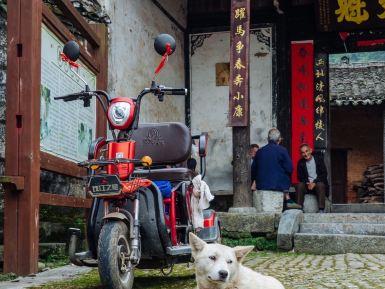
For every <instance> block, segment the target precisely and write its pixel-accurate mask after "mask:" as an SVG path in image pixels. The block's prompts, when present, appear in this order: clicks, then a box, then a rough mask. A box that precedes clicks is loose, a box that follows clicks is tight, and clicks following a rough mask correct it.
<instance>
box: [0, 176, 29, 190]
mask: <svg viewBox="0 0 385 289" xmlns="http://www.w3.org/2000/svg"><path fill="white" fill-rule="evenodd" d="M0 184H3V185H12V186H14V188H13V189H14V190H16V191H22V190H24V177H20V176H0Z"/></svg>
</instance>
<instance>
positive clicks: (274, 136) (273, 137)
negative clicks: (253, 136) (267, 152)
mask: <svg viewBox="0 0 385 289" xmlns="http://www.w3.org/2000/svg"><path fill="white" fill-rule="evenodd" d="M280 139H281V133H280V132H279V130H278V129H276V128H272V129H271V130H269V134H268V136H267V140H268V141H273V142H275V143H278V142H279V140H280Z"/></svg>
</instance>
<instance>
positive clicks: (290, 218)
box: [277, 210, 303, 251]
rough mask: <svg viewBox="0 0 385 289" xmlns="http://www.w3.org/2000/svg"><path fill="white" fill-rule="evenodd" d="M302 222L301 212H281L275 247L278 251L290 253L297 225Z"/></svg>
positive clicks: (297, 228) (297, 229)
mask: <svg viewBox="0 0 385 289" xmlns="http://www.w3.org/2000/svg"><path fill="white" fill-rule="evenodd" d="M302 221H303V212H302V211H301V210H287V211H285V212H283V214H282V216H281V220H280V221H279V226H278V235H277V246H278V248H280V249H283V250H287V251H290V250H291V249H293V246H294V243H293V237H294V234H295V233H298V231H299V225H300V223H301V222H302Z"/></svg>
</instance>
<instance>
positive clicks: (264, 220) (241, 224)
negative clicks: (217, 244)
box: [217, 212, 279, 233]
mask: <svg viewBox="0 0 385 289" xmlns="http://www.w3.org/2000/svg"><path fill="white" fill-rule="evenodd" d="M217 214H218V217H219V219H220V221H221V224H222V229H223V230H224V231H225V232H226V233H273V232H274V231H275V224H276V219H277V218H279V215H278V216H277V215H276V214H274V213H258V214H236V213H223V212H218V213H217Z"/></svg>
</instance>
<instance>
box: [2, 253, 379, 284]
mask: <svg viewBox="0 0 385 289" xmlns="http://www.w3.org/2000/svg"><path fill="white" fill-rule="evenodd" d="M245 265H246V266H248V267H251V268H252V269H254V270H255V271H257V272H260V273H263V274H266V275H270V276H274V277H276V278H277V279H279V280H280V281H281V282H282V283H283V284H284V285H285V288H286V289H325V288H330V289H332V288H338V289H340V288H343V289H345V288H359V289H364V288H365V289H371V288H373V289H378V288H385V255H357V254H345V255H334V256H315V255H306V254H294V253H265V252H259V253H257V254H256V253H252V254H250V255H249V256H248V257H247V259H246V261H245ZM1 285H2V284H1V282H0V289H2V288H7V289H16V288H17V289H19V288H20V287H2V286H1ZM144 288H146V289H196V283H195V277H194V269H193V266H189V267H187V266H186V265H176V266H175V268H174V271H173V273H172V274H171V275H170V276H166V277H165V276H163V275H161V274H160V272H159V270H137V271H136V272H135V282H134V289H144ZM35 289H103V288H102V286H101V285H100V281H99V276H98V273H97V271H96V270H94V271H92V272H91V273H88V274H86V275H83V276H82V277H80V278H79V279H77V280H73V281H64V282H61V283H50V284H47V285H45V286H43V287H35ZM261 289H263V288H261Z"/></svg>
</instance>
